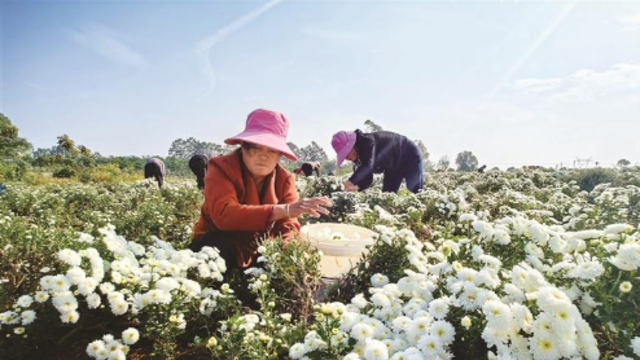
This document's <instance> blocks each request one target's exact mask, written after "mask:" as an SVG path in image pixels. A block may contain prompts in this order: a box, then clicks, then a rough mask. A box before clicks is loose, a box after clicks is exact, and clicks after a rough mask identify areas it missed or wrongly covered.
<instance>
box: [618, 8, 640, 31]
mask: <svg viewBox="0 0 640 360" xmlns="http://www.w3.org/2000/svg"><path fill="white" fill-rule="evenodd" d="M620 24H621V25H622V30H624V31H640V12H639V13H637V14H635V15H629V16H624V17H622V18H620Z"/></svg>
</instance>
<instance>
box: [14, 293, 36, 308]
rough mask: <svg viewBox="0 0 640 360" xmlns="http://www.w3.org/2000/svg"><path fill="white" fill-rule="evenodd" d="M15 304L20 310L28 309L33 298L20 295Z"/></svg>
mask: <svg viewBox="0 0 640 360" xmlns="http://www.w3.org/2000/svg"><path fill="white" fill-rule="evenodd" d="M16 304H17V305H18V306H20V307H22V308H28V307H29V306H31V304H33V298H32V297H31V296H29V295H22V296H20V297H19V298H18V301H16Z"/></svg>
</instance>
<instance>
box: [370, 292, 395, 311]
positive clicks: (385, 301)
mask: <svg viewBox="0 0 640 360" xmlns="http://www.w3.org/2000/svg"><path fill="white" fill-rule="evenodd" d="M371 302H372V303H373V304H374V305H376V306H377V307H380V308H387V307H389V306H391V300H390V299H389V297H388V296H387V295H385V294H384V293H376V294H373V296H371Z"/></svg>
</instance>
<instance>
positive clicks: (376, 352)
mask: <svg viewBox="0 0 640 360" xmlns="http://www.w3.org/2000/svg"><path fill="white" fill-rule="evenodd" d="M364 358H365V359H366V360H388V359H389V350H388V349H387V346H386V345H385V344H384V343H383V342H382V341H378V340H369V341H367V343H366V345H365V349H364Z"/></svg>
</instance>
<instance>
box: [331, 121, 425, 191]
mask: <svg viewBox="0 0 640 360" xmlns="http://www.w3.org/2000/svg"><path fill="white" fill-rule="evenodd" d="M331 146H332V147H333V149H334V150H335V151H336V154H337V157H338V159H337V161H338V166H340V165H341V164H342V162H344V161H345V160H349V161H352V162H353V163H354V172H353V175H352V176H351V177H350V178H349V180H347V181H345V182H344V187H345V190H346V191H358V190H365V189H366V188H368V187H369V186H371V183H372V182H373V174H374V173H376V174H379V173H384V177H383V181H382V191H383V192H395V193H397V192H398V190H399V189H400V185H402V182H403V181H405V182H406V185H407V189H409V190H410V191H411V192H413V193H417V192H418V191H420V189H422V187H423V185H424V180H423V176H424V174H423V173H424V164H423V161H422V153H421V152H420V149H419V148H418V146H417V145H416V144H415V143H413V141H411V140H409V139H408V138H407V137H406V136H404V135H400V134H396V133H394V132H390V131H376V132H372V133H363V132H362V131H360V130H356V131H339V132H337V133H335V134H334V135H333V139H332V140H331Z"/></svg>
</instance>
